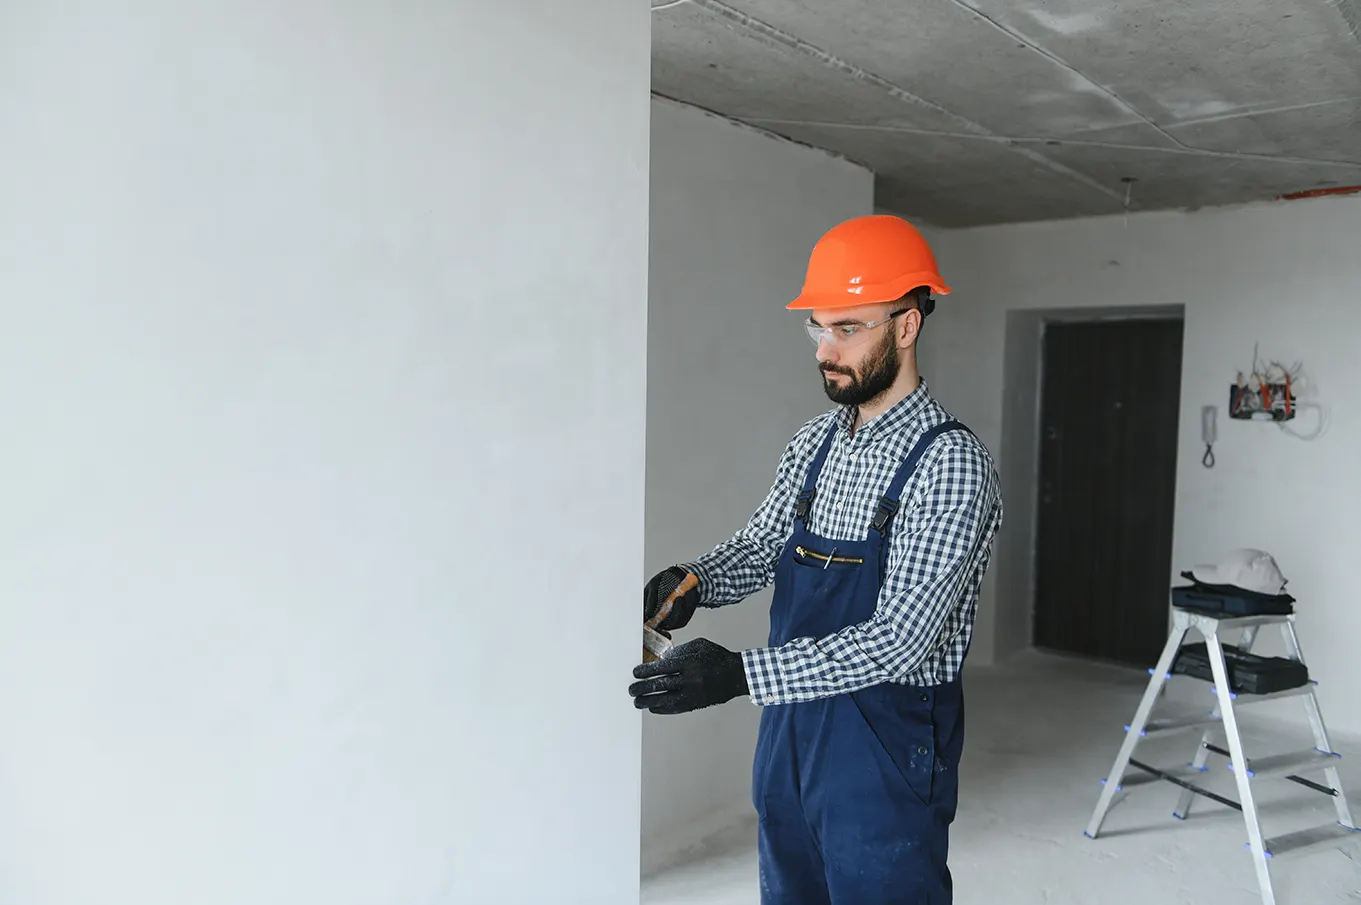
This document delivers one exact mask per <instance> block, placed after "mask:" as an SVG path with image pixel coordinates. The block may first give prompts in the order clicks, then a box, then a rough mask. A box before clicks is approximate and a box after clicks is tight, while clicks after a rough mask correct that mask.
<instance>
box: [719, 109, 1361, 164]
mask: <svg viewBox="0 0 1361 905" xmlns="http://www.w3.org/2000/svg"><path fill="white" fill-rule="evenodd" d="M745 122H750V123H753V124H756V125H760V124H767V125H773V126H779V125H784V126H815V127H818V128H824V129H848V130H856V129H859V130H862V131H867V132H893V133H896V134H900V135H923V136H925V135H929V136H933V137H936V138H954V139H961V140H964V141H986V142H992V143H994V144H1016V143H1023V144H1050V143H1057V144H1062V145H1077V146H1080V147H1084V148H1106V149H1108V150H1112V151H1149V152H1153V153H1156V154H1179V155H1181V156H1183V157H1217V158H1221V159H1229V160H1256V161H1261V162H1263V163H1290V164H1301V165H1305V166H1320V165H1321V166H1337V167H1343V168H1346V169H1361V160H1329V159H1327V158H1320V157H1291V156H1285V155H1277V154H1250V153H1246V152H1243V151H1216V150H1212V149H1210V148H1190V147H1185V146H1180V147H1174V148H1165V147H1158V146H1156V145H1131V144H1124V143H1122V142H1113V141H1089V140H1086V139H1081V138H1064V139H1057V138H1036V137H1033V136H1012V135H975V134H971V133H968V132H941V131H939V130H937V129H913V128H910V127H905V126H876V125H869V124H862V123H832V122H819V121H816V120H798V119H770V118H768V117H755V118H753V119H750V120H745Z"/></svg>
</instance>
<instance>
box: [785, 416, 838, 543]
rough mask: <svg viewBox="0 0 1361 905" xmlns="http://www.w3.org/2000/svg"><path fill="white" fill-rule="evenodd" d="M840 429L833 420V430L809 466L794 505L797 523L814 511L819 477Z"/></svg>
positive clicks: (828, 432)
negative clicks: (814, 499)
mask: <svg viewBox="0 0 1361 905" xmlns="http://www.w3.org/2000/svg"><path fill="white" fill-rule="evenodd" d="M838 427H839V425H838V424H837V421H836V419H835V418H833V419H832V429H831V430H829V431H827V437H826V438H825V439H824V440H823V441H822V445H821V446H820V447H818V451H817V455H815V456H813V461H812V462H811V463H809V465H808V473H807V475H805V476H804V479H803V490H802V492H800V493H799V496H798V499H797V501H796V502H795V504H794V520H795V521H799V522H801V521H804V520H805V519H807V518H808V513H809V512H810V511H812V509H813V498H814V497H816V496H817V495H818V487H817V484H818V475H819V474H820V473H821V472H822V463H823V462H826V461H827V453H828V451H830V450H831V448H832V441H833V440H835V439H836V431H837V428H838Z"/></svg>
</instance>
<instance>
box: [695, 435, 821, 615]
mask: <svg viewBox="0 0 1361 905" xmlns="http://www.w3.org/2000/svg"><path fill="white" fill-rule="evenodd" d="M819 426H820V427H819ZM827 428H828V422H827V421H826V419H825V418H815V419H814V420H812V421H810V422H808V423H807V424H805V425H804V426H803V427H802V428H800V429H799V431H798V433H796V434H795V435H794V438H793V439H792V440H790V441H789V444H788V445H787V446H786V447H785V451H784V454H783V455H781V457H780V462H779V465H778V466H777V467H776V469H775V481H774V483H773V484H771V486H770V490H769V491H768V492H767V493H766V497H765V499H764V500H763V501H762V502H761V505H760V506H759V507H758V508H757V510H756V512H755V513H753V514H752V516H751V518H750V519H748V521H747V524H746V525H745V526H743V528H742V529H741V530H739V531H738V532H737V533H736V534H734V535H733V536H732V537H731V538H729V539H728V540H726V541H724V542H723V543H721V544H719V545H718V546H717V547H715V548H714V549H713V550H712V551H711V552H709V553H707V554H705V555H704V556H701V557H700V558H699V559H697V560H695V561H694V562H689V563H684V564H683V567H684V568H686V569H689V570H690V572H691V573H692V574H694V576H695V577H696V578H698V579H699V592H700V601H701V603H702V605H704V606H708V607H718V606H724V605H726V604H730V603H736V602H738V601H739V600H744V599H746V598H747V597H750V596H751V595H752V594H755V593H756V592H757V591H759V590H761V589H762V588H764V587H766V586H767V585H769V584H770V583H771V582H772V581H774V580H775V568H776V566H777V565H779V562H780V554H781V553H782V552H783V551H784V545H785V542H786V541H788V540H789V537H790V534H791V533H792V532H793V530H794V507H795V504H796V502H797V500H798V496H799V490H800V489H801V488H802V486H803V478H804V472H805V471H807V469H808V466H809V465H810V464H811V462H812V459H813V454H814V452H815V451H816V445H817V444H818V443H819V442H820V441H821V440H822V439H823V437H824V436H825V432H826V430H827Z"/></svg>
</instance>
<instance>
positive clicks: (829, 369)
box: [818, 364, 855, 377]
mask: <svg viewBox="0 0 1361 905" xmlns="http://www.w3.org/2000/svg"><path fill="white" fill-rule="evenodd" d="M818 370H820V371H821V372H822V373H824V374H845V375H846V376H847V377H854V376H855V375H854V374H853V373H852V372H851V370H850V369H849V368H838V367H837V366H836V365H832V364H821V365H818Z"/></svg>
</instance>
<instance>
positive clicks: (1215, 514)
mask: <svg viewBox="0 0 1361 905" xmlns="http://www.w3.org/2000/svg"><path fill="white" fill-rule="evenodd" d="M1358 236H1361V201H1358V200H1357V199H1355V198H1335V199H1322V200H1315V201H1308V202H1289V203H1274V204H1266V205H1259V206H1250V207H1242V208H1233V209H1220V210H1213V211H1202V212H1198V213H1161V214H1146V215H1136V216H1131V217H1130V218H1129V221H1128V224H1126V223H1125V221H1124V219H1123V218H1120V217H1114V218H1107V219H1094V220H1081V221H1068V222H1052V223H1037V224H1027V225H1021V226H1002V227H989V228H982V229H973V230H964V231H958V232H951V233H947V234H945V238H944V241H943V243H942V244H941V245H940V246H939V247H938V251H939V253H940V257H941V261H942V266H943V267H944V268H945V272H946V275H947V277H948V278H949V279H951V280H953V282H954V286H955V288H956V290H957V292H956V294H955V295H954V296H952V297H951V299H950V302H949V307H948V310H946V311H944V312H943V314H942V316H941V317H940V318H939V319H937V320H936V321H935V324H934V327H935V330H936V333H935V336H934V337H933V339H932V341H931V342H929V343H927V344H926V347H927V352H926V354H927V356H928V358H929V362H930V364H929V367H930V369H931V370H932V371H933V373H936V374H938V375H939V377H938V382H940V383H942V384H944V385H946V386H948V388H949V389H948V392H947V393H945V394H943V395H945V401H946V403H947V404H950V405H953V406H954V407H955V408H956V410H957V411H958V413H959V414H960V416H961V417H962V418H964V419H965V420H966V421H967V422H968V423H969V424H970V425H971V426H973V427H974V428H975V429H977V430H978V431H979V432H980V434H981V435H982V436H983V438H984V440H985V441H986V442H987V443H988V444H989V445H990V446H991V447H992V448H993V449H997V450H998V452H999V460H1000V465H1001V467H1002V469H1003V471H1004V473H1005V471H1006V458H1007V456H1008V455H1010V454H1011V453H1010V452H1009V451H1008V450H1007V449H1005V448H1001V449H999V439H1000V436H1001V429H1002V422H1003V399H1004V395H1005V394H1008V393H1014V392H1020V391H1021V390H1022V389H1023V387H1019V386H1017V385H1016V381H1014V380H1012V379H1011V377H1010V376H1007V375H1005V371H1004V362H1003V354H1002V353H1003V348H1004V343H1005V332H1006V328H1007V317H1006V315H1007V312H1008V311H1017V310H1025V309H1040V308H1072V307H1087V306H1091V307H1111V308H1114V307H1131V306H1150V305H1177V304H1180V305H1184V306H1185V316H1186V333H1185V368H1184V376H1183V382H1182V397H1181V424H1180V441H1179V450H1180V452H1179V455H1180V464H1179V467H1178V473H1177V515H1176V527H1175V540H1174V553H1173V563H1174V572H1180V571H1181V570H1183V569H1187V568H1189V567H1190V566H1192V565H1194V564H1196V563H1198V562H1206V561H1213V560H1214V559H1215V558H1216V557H1217V556H1218V555H1219V554H1221V553H1222V552H1224V551H1225V550H1227V549H1229V548H1231V547H1235V546H1253V547H1261V548H1263V549H1266V550H1269V551H1271V552H1272V553H1273V554H1274V555H1275V556H1276V558H1277V560H1278V561H1279V562H1280V565H1281V567H1282V569H1283V570H1284V571H1285V573H1286V575H1287V577H1288V578H1289V579H1290V590H1291V592H1292V593H1293V594H1294V595H1295V596H1296V597H1297V598H1299V603H1298V605H1297V609H1298V612H1299V614H1300V616H1299V632H1300V636H1301V641H1302V644H1303V647H1304V652H1305V655H1306V657H1307V659H1309V661H1310V663H1311V672H1312V675H1313V676H1314V678H1316V679H1318V680H1319V681H1320V682H1321V687H1320V690H1319V694H1320V698H1321V700H1322V703H1323V706H1324V709H1325V714H1326V715H1327V717H1328V719H1329V724H1330V727H1332V728H1336V729H1340V730H1343V731H1345V732H1348V733H1352V734H1358V733H1361V680H1358V679H1357V677H1356V673H1355V671H1354V669H1353V668H1352V667H1353V665H1354V660H1355V651H1356V643H1357V642H1356V639H1358V638H1361V607H1358V606H1357V605H1356V603H1355V595H1356V578H1355V567H1354V562H1355V559H1356V552H1355V546H1356V540H1357V538H1358V537H1361V509H1358V507H1357V506H1356V505H1354V504H1353V503H1352V501H1353V500H1356V499H1358V498H1361V471H1358V469H1357V462H1358V452H1357V451H1358V450H1359V449H1361V416H1358V412H1357V410H1356V409H1355V408H1354V407H1353V406H1351V405H1350V404H1349V402H1350V397H1351V395H1353V391H1354V390H1355V388H1356V387H1358V386H1361V356H1358V355H1357V353H1356V349H1357V337H1358V336H1361V305H1358V304H1357V299H1358V293H1361V255H1358V254H1357V247H1358V246H1357V237H1358ZM942 308H945V306H942ZM1258 342H1260V343H1261V353H1262V355H1263V356H1264V357H1265V358H1267V359H1273V358H1274V359H1280V360H1282V361H1284V362H1285V363H1287V364H1290V363H1293V362H1294V361H1297V360H1302V361H1303V362H1304V366H1305V369H1306V371H1307V372H1308V374H1309V375H1311V376H1312V378H1313V379H1314V381H1315V383H1316V384H1317V387H1318V389H1319V391H1320V395H1319V397H1318V401H1320V402H1322V403H1323V404H1324V405H1326V406H1328V407H1329V408H1330V409H1331V418H1332V424H1331V427H1330V428H1329V431H1328V433H1327V434H1325V435H1324V436H1323V437H1322V438H1321V439H1320V440H1318V441H1316V442H1313V443H1305V442H1300V441H1298V440H1295V439H1292V438H1290V437H1288V436H1286V435H1285V434H1283V433H1282V432H1281V431H1280V430H1278V429H1277V428H1276V427H1274V426H1272V425H1270V424H1261V423H1245V422H1237V421H1230V420H1229V419H1228V418H1227V417H1226V411H1225V409H1224V407H1225V405H1226V402H1227V393H1228V389H1227V388H1228V385H1229V383H1230V382H1231V381H1232V380H1234V378H1235V376H1236V374H1237V372H1238V371H1240V370H1249V369H1250V368H1251V364H1252V355H1253V345H1254V343H1258ZM1004 376H1007V379H1004ZM1206 404H1214V405H1218V406H1220V407H1221V408H1220V417H1219V442H1218V444H1217V445H1216V447H1215V453H1216V458H1217V464H1216V467H1215V468H1214V469H1212V470H1207V469H1205V468H1204V467H1202V465H1201V456H1202V454H1203V452H1204V446H1203V445H1202V443H1201V442H1200V410H1201V406H1202V405H1206ZM1311 419H1312V415H1302V416H1301V418H1300V421H1299V422H1298V424H1297V425H1296V426H1297V428H1298V429H1300V430H1308V429H1309V428H1311V427H1312V426H1313V421H1312V420H1311ZM1003 492H1004V495H1006V496H1007V497H1010V496H1013V495H1015V494H1018V493H1024V492H1027V488H1023V487H1016V486H1007V487H1004V488H1003ZM1016 529H1017V522H1015V521H1012V522H1011V523H1010V524H1009V525H1008V526H1006V527H1004V528H1003V531H1004V532H1007V531H1015V530H1016ZM1001 543H1005V540H1004V539H999V544H1001ZM1174 580H1175V581H1181V579H1180V578H1179V577H1178V576H1177V575H1175V574H1174V575H1171V576H1169V582H1171V581H1174ZM999 588H1003V585H1001V584H999V583H998V582H993V583H992V585H991V589H990V591H989V592H988V594H987V596H986V598H985V600H984V606H983V607H982V609H981V614H980V620H993V621H994V622H995V621H996V620H998V619H999V618H1003V619H1009V618H1010V617H1009V616H1008V617H1002V616H999V614H1001V613H1003V612H1004V611H1006V610H1008V608H1012V607H1015V606H1018V605H1023V603H1024V600H1023V595H1007V594H1006V592H1005V590H1001V591H999ZM1014 623H1015V621H1014V620H1012V622H1011V623H1010V624H1014ZM1020 625H1021V626H1023V627H1028V621H1027V620H1025V619H1022V620H1020ZM1264 637H1265V636H1264ZM1272 640H1273V642H1274V640H1275V639H1272ZM995 643H996V644H998V645H999V646H1000V645H1006V646H1007V648H1008V649H1010V647H1011V646H1012V645H1011V639H1004V638H1000V637H999V638H997V639H996V642H995ZM1263 650H1266V651H1268V652H1276V653H1279V652H1280V650H1281V648H1280V645H1279V643H1272V644H1270V645H1267V646H1264V647H1263Z"/></svg>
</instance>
